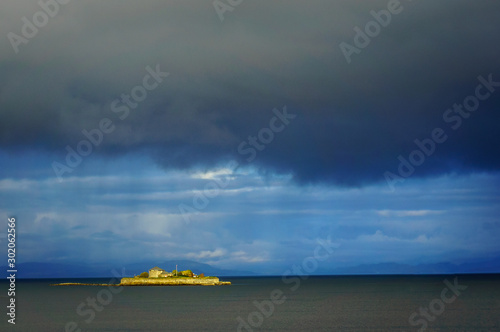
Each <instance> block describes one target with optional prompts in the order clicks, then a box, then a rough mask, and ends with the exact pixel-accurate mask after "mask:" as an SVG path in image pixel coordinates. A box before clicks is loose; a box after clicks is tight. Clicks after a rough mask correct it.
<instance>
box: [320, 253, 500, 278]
mask: <svg viewBox="0 0 500 332" xmlns="http://www.w3.org/2000/svg"><path fill="white" fill-rule="evenodd" d="M325 272H326V271H325ZM452 273H500V257H497V258H495V259H492V260H487V261H481V262H473V263H463V264H459V265H456V264H451V263H434V264H418V265H409V264H398V263H379V264H362V265H357V266H353V267H346V268H338V269H334V270H333V274H452ZM327 274H331V272H330V273H327Z"/></svg>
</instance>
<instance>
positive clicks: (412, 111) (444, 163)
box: [0, 0, 500, 274]
mask: <svg viewBox="0 0 500 332" xmlns="http://www.w3.org/2000/svg"><path fill="white" fill-rule="evenodd" d="M230 3H232V4H233V5H230ZM45 4H46V5H45ZM1 7H2V9H1V11H0V31H1V33H2V35H3V36H2V38H1V39H0V220H4V221H5V224H4V225H5V226H4V227H3V229H0V239H1V240H0V241H1V243H3V245H2V246H3V247H5V248H6V243H7V226H6V223H7V219H8V218H10V217H15V218H16V232H17V233H16V234H17V242H16V244H17V248H18V252H19V254H18V256H17V261H18V263H21V262H23V263H27V262H39V263H72V264H74V263H85V264H97V263H99V264H102V263H109V264H111V262H113V264H115V265H116V264H129V263H135V262H140V261H143V260H148V261H150V260H157V261H158V262H161V261H165V260H172V259H173V260H175V259H189V260H194V261H198V262H201V263H207V264H211V265H213V266H215V267H218V268H223V269H233V270H234V269H239V270H244V271H252V272H257V273H262V274H280V273H282V272H283V271H284V270H287V269H289V268H290V267H292V266H294V265H300V264H302V263H303V262H305V261H307V259H308V258H311V257H313V258H314V257H316V258H317V256H314V255H315V252H317V250H316V248H318V246H321V243H323V244H324V243H328V247H327V248H328V250H327V249H326V247H324V246H323V247H322V248H323V249H322V250H323V251H324V252H326V253H327V257H323V256H322V259H321V260H317V261H316V263H317V264H316V265H314V266H313V268H310V269H309V270H310V273H312V274H314V273H316V272H318V273H319V272H320V271H321V272H322V273H329V272H332V271H334V270H335V269H337V268H340V267H348V266H357V265H361V264H378V263H399V264H410V265H418V264H434V263H442V262H445V263H452V264H462V263H479V264H480V262H483V261H487V260H494V259H498V257H500V242H499V241H498V238H499V236H500V218H499V215H500V204H499V202H500V201H499V198H500V154H499V153H498V146H499V145H500V130H499V129H500V111H499V106H500V44H499V43H498V33H499V32H500V21H499V20H498V17H499V14H500V3H498V2H493V1H492V2H481V3H474V2H472V1H461V0H459V1H451V0H445V1H439V2H435V1H426V0H420V1H401V2H399V1H396V0H391V1H369V2H368V1H352V0H350V1H347V0H342V1H320V0H316V1H307V2H306V1H294V0H291V1H272V2H268V1H248V0H243V1H241V2H239V3H238V2H226V1H224V0H221V1H213V2H212V1H190V0H187V1H159V0H158V1H155V0H146V1H141V2H138V1H131V0H120V1H118V0H108V1H105V2H104V1H93V0H84V1H63V0H59V2H56V0H54V1H46V2H43V1H42V2H40V3H37V2H34V1H6V2H3V3H2V5H1ZM165 268H168V267H165ZM499 271H500V267H498V269H497V272H499ZM422 272H426V271H422Z"/></svg>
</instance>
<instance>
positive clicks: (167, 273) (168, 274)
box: [160, 272, 174, 278]
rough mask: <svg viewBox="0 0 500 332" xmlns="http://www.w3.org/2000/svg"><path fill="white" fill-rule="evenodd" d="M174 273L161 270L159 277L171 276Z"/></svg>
mask: <svg viewBox="0 0 500 332" xmlns="http://www.w3.org/2000/svg"><path fill="white" fill-rule="evenodd" d="M173 276H174V274H173V273H172V272H163V273H162V274H160V277H161V278H167V277H173Z"/></svg>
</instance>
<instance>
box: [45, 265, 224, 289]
mask: <svg viewBox="0 0 500 332" xmlns="http://www.w3.org/2000/svg"><path fill="white" fill-rule="evenodd" d="M75 285H77V286H108V285H107V284H84V283H61V284H54V285H52V286H75ZM220 285H231V282H230V281H220V280H219V278H217V277H205V275H204V274H203V273H200V274H199V275H196V274H194V273H193V272H192V271H191V270H185V271H177V270H173V271H172V272H167V271H165V270H164V269H161V268H159V267H157V266H155V267H154V268H152V269H150V270H149V272H143V273H141V274H140V275H138V276H134V277H133V278H122V279H121V280H120V283H119V284H118V285H116V286H220Z"/></svg>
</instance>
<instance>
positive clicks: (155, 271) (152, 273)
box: [149, 266, 165, 278]
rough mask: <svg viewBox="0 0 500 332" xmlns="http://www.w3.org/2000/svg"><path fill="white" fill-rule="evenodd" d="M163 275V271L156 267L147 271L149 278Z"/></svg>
mask: <svg viewBox="0 0 500 332" xmlns="http://www.w3.org/2000/svg"><path fill="white" fill-rule="evenodd" d="M163 273H165V270H164V269H160V268H159V267H158V266H155V267H153V268H152V269H151V270H149V277H150V278H158V277H159V276H160V275H161V274H163Z"/></svg>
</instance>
